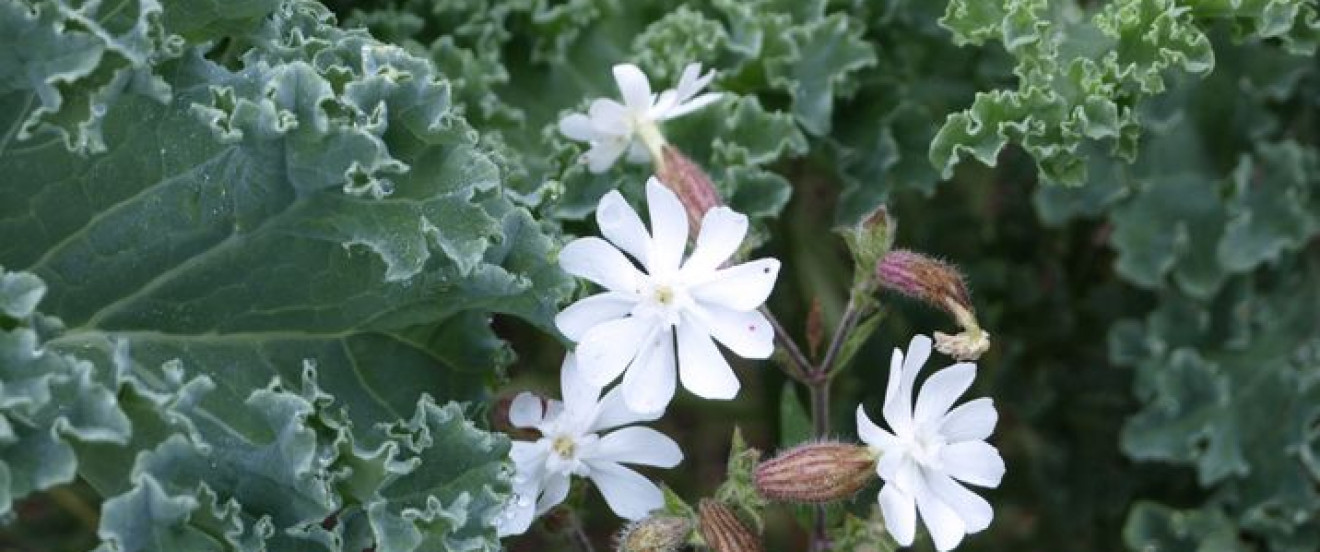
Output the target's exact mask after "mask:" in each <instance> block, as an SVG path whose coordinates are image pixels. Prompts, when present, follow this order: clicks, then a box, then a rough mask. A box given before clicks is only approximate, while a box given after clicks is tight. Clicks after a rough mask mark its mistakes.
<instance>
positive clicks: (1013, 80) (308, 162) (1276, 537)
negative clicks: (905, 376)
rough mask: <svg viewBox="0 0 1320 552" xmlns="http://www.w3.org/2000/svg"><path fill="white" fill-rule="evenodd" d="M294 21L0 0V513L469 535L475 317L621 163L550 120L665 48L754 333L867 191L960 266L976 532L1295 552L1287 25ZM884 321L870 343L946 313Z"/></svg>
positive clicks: (1301, 24)
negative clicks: (752, 305)
mask: <svg viewBox="0 0 1320 552" xmlns="http://www.w3.org/2000/svg"><path fill="white" fill-rule="evenodd" d="M324 3H325V4H326V5H328V6H329V7H328V8H327V7H326V6H323V5H322V4H321V3H317V2H315V1H313V0H240V1H225V2H222V1H219V0H123V1H116V2H109V1H102V2H79V1H73V0H0V236H2V237H3V239H0V265H3V266H4V267H5V268H6V269H7V270H8V272H0V514H8V513H10V512H11V511H12V510H13V509H14V505H15V503H16V501H19V500H22V499H23V498H24V497H27V496H30V495H33V494H34V493H39V492H42V491H45V490H48V489H52V488H53V487H57V486H60V485H63V484H65V483H68V482H70V481H73V480H75V479H76V480H81V481H82V482H84V483H86V484H87V485H89V486H90V487H91V489H93V490H94V491H95V492H96V493H97V494H99V495H100V497H101V498H102V499H103V503H102V505H101V507H102V511H101V516H100V521H99V527H98V531H97V537H98V538H99V540H100V542H101V545H100V546H101V549H103V550H108V551H109V550H262V549H267V550H291V549H299V550H302V549H306V550H321V549H325V550H355V551H356V550H363V549H368V548H372V547H374V549H375V550H379V551H385V550H482V549H493V548H495V547H497V546H498V543H497V542H496V540H495V538H494V532H493V530H492V529H491V528H490V527H489V523H490V521H491V519H492V518H493V516H494V514H495V509H496V508H497V506H498V503H499V501H500V500H502V499H503V497H504V495H505V493H506V492H507V490H508V489H507V482H506V480H505V479H506V477H505V475H504V473H503V469H504V467H503V464H502V461H501V458H502V457H503V456H504V455H505V453H506V450H507V444H506V441H505V440H504V439H503V438H502V437H499V436H495V435H492V434H488V433H485V432H484V431H482V430H479V429H476V428H475V427H473V425H472V422H470V421H467V418H470V417H471V416H472V415H473V413H474V412H476V411H478V410H479V407H476V406H473V405H477V404H479V403H480V401H482V400H484V399H485V398H486V397H487V395H488V392H489V384H490V383H491V382H492V381H493V380H494V376H493V375H494V374H497V373H499V370H500V369H501V368H503V367H505V366H507V365H509V364H510V363H511V362H512V361H513V359H514V354H513V351H512V350H511V348H510V347H509V346H508V345H507V344H506V343H505V342H504V341H502V340H501V339H500V338H499V337H497V336H496V333H495V332H494V331H493V330H492V329H491V326H490V322H491V318H492V315H507V316H512V317H516V318H518V319H521V320H523V321H525V322H526V323H527V324H528V325H529V326H528V327H530V328H535V329H537V330H540V331H543V332H546V333H551V334H552V333H553V328H552V325H551V319H552V316H553V314H554V312H555V309H556V308H557V307H558V305H560V304H561V303H562V302H563V301H564V299H565V298H566V297H567V296H568V295H569V294H571V293H572V291H573V286H572V284H571V282H570V281H569V279H568V278H566V277H565V275H564V274H563V273H562V272H560V271H559V269H558V268H557V267H556V266H555V264H554V254H555V251H556V249H557V244H558V243H560V242H561V241H562V240H563V239H564V236H562V235H561V234H562V233H563V232H564V231H565V229H567V230H568V231H571V232H578V231H579V230H583V229H586V228H587V227H586V226H585V225H584V223H583V222H582V221H583V220H589V218H590V217H589V216H588V215H589V214H590V213H591V211H592V209H593V208H594V206H595V204H596V202H597V201H598V199H599V198H600V197H601V196H602V195H603V194H604V193H606V192H607V191H609V190H611V189H616V188H618V189H621V190H623V192H624V193H625V195H627V196H629V197H631V198H637V197H638V196H639V195H640V191H641V189H642V186H641V185H642V182H643V181H644V180H645V177H646V176H647V175H648V173H649V170H650V169H649V167H648V166H644V165H627V164H624V163H620V164H619V165H617V166H615V167H614V168H613V169H611V170H610V171H608V172H606V173H604V174H592V173H590V172H589V171H587V170H586V167H585V166H583V165H582V164H581V163H579V162H578V158H579V156H580V155H581V154H582V152H583V151H584V148H585V146H584V145H583V144H579V143H574V142H572V141H570V140H567V139H566V138H564V137H562V136H560V135H559V134H558V132H557V130H556V128H555V124H556V122H557V121H558V119H559V118H560V117H561V116H563V115H564V114H566V113H568V112H570V111H574V110H582V109H585V108H586V106H587V105H588V103H589V101H590V99H591V98H595V97H601V96H606V97H615V96H616V95H617V91H616V90H615V88H614V83H613V81H612V80H611V78H610V72H609V70H608V69H609V67H610V66H611V65H613V64H616V63H620V62H625V61H627V62H633V63H636V64H638V65H639V66H641V67H642V68H643V69H644V70H645V71H646V72H647V74H648V75H649V76H650V77H651V79H652V84H653V87H654V88H656V89H661V88H666V87H669V86H672V84H673V83H674V81H675V80H676V79H677V77H678V74H679V73H680V72H681V70H682V68H683V67H684V66H685V65H686V64H687V63H689V62H701V63H703V65H704V67H705V68H707V69H715V70H717V71H718V77H717V78H716V79H715V81H714V83H713V86H712V88H713V89H714V90H717V91H720V92H723V93H725V94H726V98H725V99H723V100H721V101H720V102H719V103H717V104H715V105H713V106H710V107H708V108H706V109H704V110H702V111H699V112H697V113H694V114H691V115H688V116H686V117H683V118H681V119H678V120H674V121H671V122H667V123H666V124H665V126H664V131H665V134H666V136H667V138H668V139H669V141H670V142H671V143H673V144H674V145H676V146H677V147H679V148H680V149H682V150H683V151H684V152H685V153H686V154H687V155H688V156H690V157H691V158H692V159H693V160H695V161H696V162H697V163H698V164H700V165H701V166H703V167H704V168H706V169H707V171H708V172H709V173H710V174H711V176H712V178H713V180H714V183H715V185H716V186H717V188H718V189H719V191H720V192H721V194H722V195H723V196H724V198H725V199H726V200H727V201H728V202H729V203H730V204H731V205H732V206H733V207H734V208H736V209H738V210H740V211H742V212H746V213H747V214H748V215H749V216H751V217H752V219H753V221H754V225H755V226H756V227H757V235H758V237H760V238H767V237H769V236H770V234H769V233H768V232H765V230H766V229H768V228H774V229H775V230H776V231H777V232H780V233H782V235H779V236H777V239H776V240H775V241H774V242H773V244H774V246H775V247H776V248H777V249H776V254H777V255H778V256H780V257H781V258H783V259H784V260H785V273H784V274H785V276H784V278H783V279H782V281H781V284H780V287H779V288H778V290H777V292H776V300H777V301H778V303H777V304H775V305H774V306H775V308H776V309H783V308H785V307H784V305H785V303H786V302H787V301H786V300H785V298H787V299H789V300H791V299H794V298H803V297H805V298H807V300H810V299H811V298H816V299H819V300H820V301H821V302H822V310H823V312H825V313H826V315H827V316H826V317H825V318H826V320H832V319H833V316H834V315H837V313H838V311H839V310H840V309H839V307H840V305H838V304H835V303H836V302H837V299H836V298H837V297H838V296H841V295H842V293H841V291H842V288H843V287H844V286H846V284H847V281H848V278H847V276H846V271H847V270H849V269H850V266H849V264H848V260H847V258H846V256H845V255H843V250H842V249H837V250H832V249H831V248H830V247H828V246H826V245H823V244H824V243H826V242H825V240H829V239H833V237H832V236H830V235H829V234H828V232H827V231H826V227H829V226H833V225H834V223H844V224H846V223H851V222H853V221H855V220H857V219H858V217H860V216H862V215H864V214H866V213H869V212H871V211H873V210H874V209H875V208H876V207H878V206H880V205H883V204H888V205H889V206H890V208H891V213H893V214H895V215H896V216H897V217H898V219H899V221H900V224H899V236H898V237H899V244H900V245H901V246H904V247H915V248H918V249H924V250H927V251H930V252H932V253H937V254H942V255H946V256H948V257H949V258H950V259H951V260H953V261H955V262H956V263H958V264H960V265H962V266H963V267H964V268H965V269H966V270H967V272H968V277H969V280H970V281H971V282H972V283H973V284H974V286H975V289H976V292H977V298H976V299H977V305H978V309H979V313H980V316H981V317H982V318H983V320H982V321H983V322H984V323H985V324H986V326H987V328H988V329H989V330H990V331H991V333H992V334H993V335H994V336H995V349H994V350H993V351H992V353H991V355H992V356H991V357H988V358H987V359H986V361H985V362H983V370H982V375H981V377H979V378H978V382H979V383H978V385H982V386H985V388H984V389H982V391H985V394H989V395H992V396H994V397H995V398H996V401H997V404H998V405H1000V407H1001V412H1002V413H1003V416H1002V417H1001V419H1002V420H1003V422H1002V423H1001V426H1000V430H999V431H1000V432H999V433H997V434H996V439H998V441H997V444H998V445H1000V446H1001V448H1002V450H1004V451H1005V455H1006V457H1007V459H1008V460H1009V476H1008V479H1006V481H1005V486H1004V488H1003V489H1002V490H999V491H995V492H994V493H991V494H990V500H991V501H992V503H993V504H995V505H996V508H997V513H996V515H997V517H996V522H995V525H994V526H993V527H992V529H991V530H990V531H989V532H988V533H990V534H989V535H986V536H984V537H979V536H978V537H976V539H983V540H977V541H975V542H969V545H970V546H982V547H985V548H996V549H1022V548H1023V547H1024V546H1028V545H1030V547H1033V548H1039V547H1056V548H1060V547H1064V548H1068V549H1076V550H1109V549H1113V548H1114V547H1116V546H1118V545H1119V543H1120V539H1121V542H1123V543H1126V545H1127V546H1129V547H1131V548H1132V549H1134V550H1147V549H1149V548H1148V547H1155V548H1156V549H1159V550H1182V549H1201V550H1237V549H1241V550H1262V549H1268V550H1280V551H1291V550H1298V551H1302V550H1311V549H1314V543H1315V542H1320V522H1317V521H1316V520H1317V519H1320V496H1318V494H1320V492H1318V491H1317V489H1318V488H1320V487H1318V486H1317V484H1318V483H1320V460H1317V459H1320V430H1317V427H1320V406H1317V405H1320V387H1318V384H1317V382H1320V377H1318V376H1320V371H1318V370H1320V317H1317V315H1316V313H1317V312H1320V294H1318V293H1317V290H1320V266H1318V265H1317V264H1316V261H1315V259H1316V254H1317V245H1316V244H1317V234H1320V153H1317V149H1316V143H1317V140H1318V139H1320V136H1317V134H1316V129H1317V128H1320V126H1318V125H1317V121H1320V103H1318V102H1317V99H1318V98H1320V86H1317V82H1320V75H1318V73H1317V70H1316V69H1317V65H1316V62H1315V58H1314V57H1311V56H1312V54H1313V52H1314V50H1315V48H1316V44H1317V39H1320V15H1318V14H1320V11H1318V10H1317V6H1316V3H1315V2H1314V1H1312V0H1216V1H1199V2H1191V1H1187V0H1110V1H1108V2H1081V1H1078V0H1062V1H1046V0H1002V1H1001V0H989V1H977V0H950V1H949V2H947V3H944V2H929V1H923V0H885V1H864V0H807V1H788V0H746V1H743V0H700V1H695V2H679V1H676V0H636V1H631V0H567V1H558V0H462V1H444V2H434V1H429V0H380V1H374V2H349V1H347V0H342V1H336V0H326V1H325V2H324ZM332 10H334V13H337V14H338V16H339V17H338V18H336V16H335V15H332ZM968 158H971V159H975V160H977V161H979V164H970V163H961V162H962V161H963V160H966V159H968ZM985 166H989V167H990V169H987V168H986V167H985ZM946 180H951V183H942V182H944V181H946ZM1033 182H1036V183H1038V185H1036V186H1035V187H1034V188H1031V187H1030V184H1031V183H1033ZM1056 184H1065V185H1067V186H1058V185H1056ZM937 194H938V195H937ZM1028 194H1029V196H1028ZM932 197H934V198H936V199H935V201H931V198H932ZM1027 197H1029V198H1030V199H1029V202H1028V201H1027V200H1026V198H1027ZM790 200H792V201H793V203H792V204H790ZM1017 200H1022V201H1021V202H1020V203H1021V204H1017V203H1015V201H1017ZM776 218H781V219H782V220H778V221H777V220H775V219H776ZM587 224H589V223H587ZM758 243H759V242H758ZM803 303H804V304H805V303H806V300H804V301H803ZM793 308H794V307H793V306H791V305H790V306H788V307H787V312H786V313H785V316H784V318H785V319H788V320H792V319H793V317H792V314H793V311H792V309H793ZM901 311H902V308H901V307H900V308H897V309H895V310H894V311H893V314H892V315H891V316H889V317H888V318H886V321H885V328H883V329H882V330H881V331H880V333H879V334H878V336H880V337H877V338H876V340H875V341H883V336H885V335H890V334H896V333H906V334H910V333H913V332H922V333H927V332H929V331H931V329H932V327H936V328H942V327H941V326H938V324H942V322H936V321H933V320H934V319H922V318H909V317H907V316H906V315H904V314H903V313H902V312H901ZM913 320H916V322H914V321H913ZM943 329H946V330H947V328H943ZM1106 331H1107V334H1108V339H1107V340H1105V339H1104V338H1103V336H1104V335H1105V334H1106ZM500 335H501V336H503V335H506V334H503V333H501V334H500ZM904 340H905V339H904ZM1106 341H1107V342H1106ZM887 346H888V344H886V346H885V347H876V348H877V349H884V350H880V351H871V350H868V349H867V348H865V347H863V350H861V351H860V352H858V356H857V358H856V361H855V362H854V365H856V366H858V367H859V368H858V369H859V370H861V371H859V373H858V374H857V375H856V376H855V377H854V376H852V375H850V374H844V375H842V376H840V380H839V381H840V383H839V384H838V386H837V387H836V389H837V390H838V393H837V394H836V397H837V398H836V402H838V403H840V404H839V407H840V409H841V410H840V411H838V412H835V413H834V416H833V418H834V419H835V420H836V421H838V420H843V421H846V420H848V419H849V418H850V416H851V410H852V407H853V406H854V405H855V404H856V402H858V401H864V400H871V399H874V398H876V389H875V386H876V385H881V387H880V389H879V391H878V392H879V393H882V392H883V386H882V385H883V378H877V377H876V376H875V374H877V373H879V372H877V371H876V369H874V366H880V367H881V368H882V367H883V365H884V363H885V362H886V361H887V358H888V350H887V349H886V347H887ZM1106 346H1107V350H1106ZM1061 358H1063V359H1066V361H1063V360H1060V359H1061ZM1111 365H1116V366H1118V367H1119V368H1114V367H1113V366H1111ZM868 366H870V367H872V368H870V370H871V371H864V370H867V369H868V368H866V367H868ZM881 371H882V370H881ZM758 377H759V376H758ZM849 378H852V379H849ZM744 381H746V380H744ZM877 382H878V383H877ZM753 387H755V386H749V388H753ZM770 388H772V389H778V387H777V386H776V385H771V386H770ZM868 390H869V391H871V393H869V394H865V393H866V392H867V391H868ZM785 396H786V397H788V398H792V395H785ZM772 400H773V398H772ZM849 401H851V402H849ZM461 403H466V405H464V406H460V404H461ZM843 403H848V404H843ZM441 404H443V405H444V406H440V405H441ZM845 407H846V408H845ZM757 412H760V411H757ZM789 414H792V413H791V412H780V417H781V418H782V419H784V420H785V423H787V422H788V421H793V422H794V423H792V424H787V426H786V427H785V434H786V435H787V434H788V433H792V432H794V431H797V429H800V428H797V429H794V427H796V425H800V424H798V423H797V422H799V421H800V420H796V418H793V417H791V416H789ZM766 417H767V418H773V417H769V416H766ZM795 420H796V421H795ZM788 426H794V427H788ZM1120 428H1121V430H1120ZM835 429H836V430H837V431H838V432H839V433H840V434H846V433H847V432H849V431H851V426H850V425H849V424H846V423H843V422H837V423H836V424H835ZM789 430H793V431H789ZM724 438H725V436H721V437H720V439H719V441H720V442H723V439H724ZM1124 457H1126V458H1124ZM721 462H722V459H721ZM1127 462H1131V464H1129V463H1127ZM693 471H698V472H699V471H700V470H699V469H698V470H693ZM868 492H869V491H868ZM995 493H999V494H995ZM859 496H860V495H859ZM863 498H865V497H863ZM872 498H873V497H872ZM862 502H869V498H868V499H867V500H866V501H862V500H861V499H859V501H858V504H861V503H862ZM859 507H860V506H859ZM1116 512H1126V514H1125V520H1126V521H1125V522H1124V521H1123V520H1124V516H1122V515H1120V514H1116ZM853 513H854V514H860V513H861V512H856V511H854V512H853ZM848 519H849V520H850V521H849V522H848V526H847V527H844V529H843V530H842V531H841V532H840V533H839V535H840V541H839V542H840V543H844V544H845V545H847V546H854V545H855V546H857V547H862V546H864V545H865V544H866V543H867V540H868V539H870V538H871V536H872V534H873V533H874V523H871V522H866V521H862V520H863V519H864V517H858V518H856V519H854V518H848ZM1119 524H1122V531H1121V535H1120V534H1119V533H1120V531H1119V530H1118V525H1119ZM1096 531H1107V534H1102V535H1097V534H1095V533H1094V532H1096ZM1088 532H1090V533H1088Z"/></svg>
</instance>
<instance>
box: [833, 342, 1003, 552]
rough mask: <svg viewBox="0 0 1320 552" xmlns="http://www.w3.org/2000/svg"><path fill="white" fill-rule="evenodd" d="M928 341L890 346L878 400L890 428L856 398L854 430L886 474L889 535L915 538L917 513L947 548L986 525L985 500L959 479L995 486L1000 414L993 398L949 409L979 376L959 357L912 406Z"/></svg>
mask: <svg viewBox="0 0 1320 552" xmlns="http://www.w3.org/2000/svg"><path fill="white" fill-rule="evenodd" d="M930 346H931V342H930V338H928V337H926V336H924V335H919V336H916V337H914V338H912V342H911V343H910V344H908V352H907V356H906V358H905V357H904V355H903V352H902V351H900V350H898V349H895V350H894V355H893V358H892V360H891V361H890V364H889V384H888V387H887V389H886V390H885V403H884V407H883V412H884V419H885V421H886V422H888V424H889V428H890V429H892V430H893V433H890V432H888V431H885V430H883V429H881V428H880V427H878V426H876V425H875V424H874V423H872V422H871V419H870V418H868V417H867V416H866V412H865V411H864V410H863V409H862V407H861V406H858V407H857V433H858V434H859V435H860V436H861V438H862V440H863V441H865V442H866V444H868V445H870V446H871V448H873V449H874V450H875V451H876V453H877V454H879V455H880V461H879V462H878V463H877V464H876V473H878V474H879V475H880V478H881V479H883V480H884V481H885V484H884V486H883V487H881V489H880V496H879V502H880V511H881V513H882V514H883V515H884V518H885V525H886V526H887V527H888V529H889V532H890V533H891V534H892V535H893V536H894V539H895V540H896V541H898V543H899V544H902V545H904V546H908V545H910V544H912V539H913V537H914V536H915V533H916V523H917V514H918V513H920V515H921V519H922V522H923V523H924V524H925V526H926V529H927V530H928V531H929V532H930V534H931V538H932V539H933V540H934V541H935V547H936V548H938V549H939V550H941V551H944V550H950V549H952V548H953V547H955V546H957V545H958V543H959V542H961V541H962V538H963V536H964V535H966V534H968V533H975V532H977V531H981V530H983V529H985V528H986V527H989V526H990V520H991V519H992V518H993V517H994V511H993V510H992V509H991V508H990V503H988V502H986V501H985V499H983V498H981V497H980V496H977V495H976V494H975V493H973V492H971V491H970V490H968V489H967V488H966V487H964V486H963V485H962V483H966V484H969V485H975V486H978V487H996V486H998V485H999V481H1000V479H1001V478H1003V476H1004V460H1003V459H1002V458H1000V456H999V451H997V450H995V447H993V446H991V445H990V444H989V443H986V442H985V439H986V438H988V437H989V436H990V433H991V432H992V431H993V430H994V427H995V423H996V422H997V421H998V414H997V413H996V412H995V408H994V405H993V404H992V403H991V401H990V399H988V398H980V399H976V400H973V401H969V402H967V403H965V404H963V405H961V406H959V407H957V408H954V409H953V410H950V407H952V406H953V403H954V401H956V400H958V397H959V396H961V395H962V394H963V392H965V391H967V388H968V387H970V386H971V384H972V380H973V379H974V378H975V377H976V365H975V364H971V363H966V362H962V363H958V364H955V365H953V366H950V367H948V368H945V369H943V370H940V371H939V372H936V373H935V374H934V375H932V376H931V377H930V378H929V379H927V380H926V382H925V383H924V384H922V387H921V392H920V393H919V394H918V396H917V402H916V406H915V408H914V407H913V404H912V391H913V386H914V385H915V383H916V379H917V373H918V372H920V371H921V367H922V365H923V364H925V363H926V359H928V358H929V357H930ZM959 482H962V483H959Z"/></svg>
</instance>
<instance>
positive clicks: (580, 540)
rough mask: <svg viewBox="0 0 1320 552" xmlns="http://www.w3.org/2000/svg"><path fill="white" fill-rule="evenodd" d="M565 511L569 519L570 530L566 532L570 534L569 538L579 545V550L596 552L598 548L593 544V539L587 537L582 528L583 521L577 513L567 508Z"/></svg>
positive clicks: (567, 522)
mask: <svg viewBox="0 0 1320 552" xmlns="http://www.w3.org/2000/svg"><path fill="white" fill-rule="evenodd" d="M565 511H566V512H567V517H568V519H567V520H566V524H567V525H568V528H567V530H566V531H565V532H566V533H568V536H569V538H570V539H572V540H573V543H574V544H575V545H577V548H578V550H581V551H582V552H596V547H595V545H593V544H591V538H590V537H588V536H587V531H586V529H584V528H583V527H582V519H581V518H579V517H578V515H577V512H576V511H573V510H571V509H567V508H565Z"/></svg>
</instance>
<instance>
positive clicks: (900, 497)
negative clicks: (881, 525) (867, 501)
mask: <svg viewBox="0 0 1320 552" xmlns="http://www.w3.org/2000/svg"><path fill="white" fill-rule="evenodd" d="M879 502H880V514H881V515H883V516H884V518H885V529H887V530H888V531H889V534H890V535H892V536H893V537H894V541H895V542H897V543H898V544H899V545H901V546H912V540H913V539H914V538H915V537H916V536H917V504H916V500H914V499H913V498H912V497H911V496H910V495H908V494H907V493H904V492H903V491H901V490H899V489H898V487H895V486H894V485H893V484H887V485H885V486H884V487H881V488H880V496H879Z"/></svg>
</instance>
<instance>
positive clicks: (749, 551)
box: [700, 499, 765, 552]
mask: <svg viewBox="0 0 1320 552" xmlns="http://www.w3.org/2000/svg"><path fill="white" fill-rule="evenodd" d="M700 510H701V538H702V539H705V541H706V546H709V547H710V548H711V550H714V551H715V552H761V551H762V550H765V547H764V546H762V545H761V538H760V537H758V536H757V535H756V533H753V532H752V530H751V529H749V528H748V527H747V525H746V524H744V523H743V522H742V520H740V519H738V515H737V514H735V513H733V510H732V509H730V508H729V507H728V506H726V505H724V503H722V502H718V501H715V500H710V499H705V500H702V501H701V507H700Z"/></svg>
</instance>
